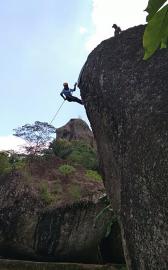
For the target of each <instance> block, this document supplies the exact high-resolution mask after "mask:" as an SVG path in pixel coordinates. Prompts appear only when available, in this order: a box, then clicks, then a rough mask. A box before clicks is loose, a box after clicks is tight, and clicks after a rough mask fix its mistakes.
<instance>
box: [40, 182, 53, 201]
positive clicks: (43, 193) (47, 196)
mask: <svg viewBox="0 0 168 270" xmlns="http://www.w3.org/2000/svg"><path fill="white" fill-rule="evenodd" d="M40 197H41V199H42V200H43V201H44V202H45V203H47V204H50V203H51V202H52V201H53V196H52V194H51V193H50V192H49V190H48V185H47V183H42V184H41V186H40Z"/></svg>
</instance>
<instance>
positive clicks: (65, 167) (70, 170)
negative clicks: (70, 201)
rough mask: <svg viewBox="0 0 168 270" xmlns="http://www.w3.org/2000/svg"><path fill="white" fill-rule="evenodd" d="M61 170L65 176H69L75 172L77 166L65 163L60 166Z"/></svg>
mask: <svg viewBox="0 0 168 270" xmlns="http://www.w3.org/2000/svg"><path fill="white" fill-rule="evenodd" d="M58 170H59V172H60V173H61V174H63V175H64V176H67V175H69V174H71V173H73V172H75V168H74V167H73V166H71V165H68V164H64V165H61V166H60V167H59V168H58Z"/></svg>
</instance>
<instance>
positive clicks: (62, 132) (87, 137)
mask: <svg viewBox="0 0 168 270" xmlns="http://www.w3.org/2000/svg"><path fill="white" fill-rule="evenodd" d="M56 134H57V140H59V139H65V140H68V141H72V140H83V141H85V142H86V143H88V144H90V145H91V146H94V138H93V133H92V131H91V130H90V128H89V126H88V125H87V124H86V122H85V121H83V120H82V119H71V120H70V121H69V122H68V123H67V124H66V125H64V126H63V127H60V128H57V129H56Z"/></svg>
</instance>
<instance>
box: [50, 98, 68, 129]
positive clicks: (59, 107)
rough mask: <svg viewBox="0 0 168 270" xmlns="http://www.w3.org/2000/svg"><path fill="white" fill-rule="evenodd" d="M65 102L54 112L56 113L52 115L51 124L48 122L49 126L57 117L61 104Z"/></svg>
mask: <svg viewBox="0 0 168 270" xmlns="http://www.w3.org/2000/svg"><path fill="white" fill-rule="evenodd" d="M64 102H65V100H64V101H63V102H62V104H61V106H60V107H59V109H58V110H57V111H56V113H55V114H54V116H53V118H52V120H51V122H50V125H51V124H52V122H53V121H54V120H55V118H56V116H57V115H58V113H59V111H60V110H61V108H62V106H63V104H64Z"/></svg>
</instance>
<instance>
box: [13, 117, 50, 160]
mask: <svg viewBox="0 0 168 270" xmlns="http://www.w3.org/2000/svg"><path fill="white" fill-rule="evenodd" d="M14 131H15V133H14V134H13V135H14V136H17V137H20V138H22V139H24V140H25V141H26V146H25V150H26V152H27V153H28V154H35V155H36V154H38V153H40V152H41V151H42V150H43V149H44V148H45V147H46V146H47V143H49V142H50V141H51V139H52V135H51V134H53V133H55V127H54V126H52V125H49V124H48V123H46V122H40V121H36V122H35V123H34V124H32V125H30V124H26V125H24V126H22V127H18V128H17V129H14Z"/></svg>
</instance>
